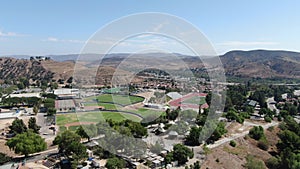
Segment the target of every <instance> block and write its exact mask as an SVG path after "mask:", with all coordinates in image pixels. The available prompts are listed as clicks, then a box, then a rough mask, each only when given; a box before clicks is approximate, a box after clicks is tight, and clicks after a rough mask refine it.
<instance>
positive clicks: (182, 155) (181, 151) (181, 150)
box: [173, 144, 194, 165]
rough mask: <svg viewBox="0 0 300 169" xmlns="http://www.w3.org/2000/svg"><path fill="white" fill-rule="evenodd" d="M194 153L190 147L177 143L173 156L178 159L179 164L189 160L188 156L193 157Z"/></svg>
mask: <svg viewBox="0 0 300 169" xmlns="http://www.w3.org/2000/svg"><path fill="white" fill-rule="evenodd" d="M193 156H194V153H193V152H192V150H190V149H189V148H188V147H186V146H184V145H182V144H176V145H174V147H173V158H174V160H175V161H178V164H179V165H183V164H185V163H186V162H187V161H188V158H193Z"/></svg>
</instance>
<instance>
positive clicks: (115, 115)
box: [56, 111, 142, 130]
mask: <svg viewBox="0 0 300 169" xmlns="http://www.w3.org/2000/svg"><path fill="white" fill-rule="evenodd" d="M107 119H112V120H113V121H118V122H119V121H123V120H126V119H130V120H132V121H137V122H139V121H141V120H142V119H141V118H140V117H138V116H135V115H132V114H128V113H122V112H99V111H95V112H85V113H67V114H57V115H56V124H57V125H58V126H59V127H60V129H62V130H64V129H66V128H68V127H70V126H73V124H74V126H79V125H80V123H82V124H85V123H99V122H101V121H105V120H107Z"/></svg>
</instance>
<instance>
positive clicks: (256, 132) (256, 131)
mask: <svg viewBox="0 0 300 169" xmlns="http://www.w3.org/2000/svg"><path fill="white" fill-rule="evenodd" d="M249 136H250V137H251V138H253V139H255V140H259V139H261V138H263V137H264V136H265V134H264V129H263V128H262V126H254V127H253V128H252V129H251V130H250V131H249Z"/></svg>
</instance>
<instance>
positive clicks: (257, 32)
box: [0, 0, 300, 56]
mask: <svg viewBox="0 0 300 169" xmlns="http://www.w3.org/2000/svg"><path fill="white" fill-rule="evenodd" d="M299 6H300V1H297V0H287V1H281V0H263V1H262V0H251V1H246V0H245V1H241V0H224V1H222V0H219V1H216V0H207V1H202V0H194V1H183V0H181V1H177V0H151V1H146V0H135V1H134V0H127V1H124V0H119V1H116V0H110V1H108V0H106V1H104V0H103V1H96V0H95V1H71V0H66V1H58V0H52V1H33V0H27V1H21V0H19V1H13V0H12V1H6V2H5V1H1V6H0V56H3V55H21V54H25V55H48V54H71V53H80V51H81V49H82V48H83V46H84V42H85V41H86V40H88V39H89V38H90V37H91V36H92V35H93V34H94V33H95V32H96V31H97V30H99V29H100V28H102V27H103V26H104V25H106V24H108V23H110V22H111V21H113V20H116V19H118V18H120V17H123V16H126V15H130V14H134V13H140V12H163V13H168V14H172V15H175V16H178V17H181V18H183V19H185V20H186V21H188V22H190V23H192V24H193V25H195V26H196V27H197V28H198V29H199V30H201V32H202V33H203V34H204V35H205V36H206V37H207V38H208V39H209V41H210V42H211V43H212V45H213V46H214V48H215V49H216V51H217V53H219V54H223V53H225V52H227V51H230V50H236V49H241V50H251V49H277V50H293V51H300V45H299V44H300V43H299V42H300V31H299V30H300V19H299V18H300V10H299ZM133 26H134V25H133ZM120 30H122V29H121V28H120ZM133 45H134V44H133ZM175 48H176V47H174V51H173V52H179V53H185V51H184V49H181V48H176V49H175ZM133 50H134V49H133V48H131V47H130V46H127V47H126V48H121V47H120V48H119V49H118V50H116V51H115V52H132V51H133ZM170 50H172V49H170Z"/></svg>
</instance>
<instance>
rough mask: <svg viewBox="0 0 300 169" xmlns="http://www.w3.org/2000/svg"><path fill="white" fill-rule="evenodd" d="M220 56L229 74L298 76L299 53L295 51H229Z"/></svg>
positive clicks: (299, 70) (299, 68)
mask: <svg viewBox="0 0 300 169" xmlns="http://www.w3.org/2000/svg"><path fill="white" fill-rule="evenodd" d="M220 58H221V61H222V63H223V65H224V68H225V71H226V74H227V75H229V76H238V77H260V78H274V77H281V78H300V53H297V52H290V51H267V50H253V51H231V52H228V53H226V54H225V55H223V56H221V57H220Z"/></svg>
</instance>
